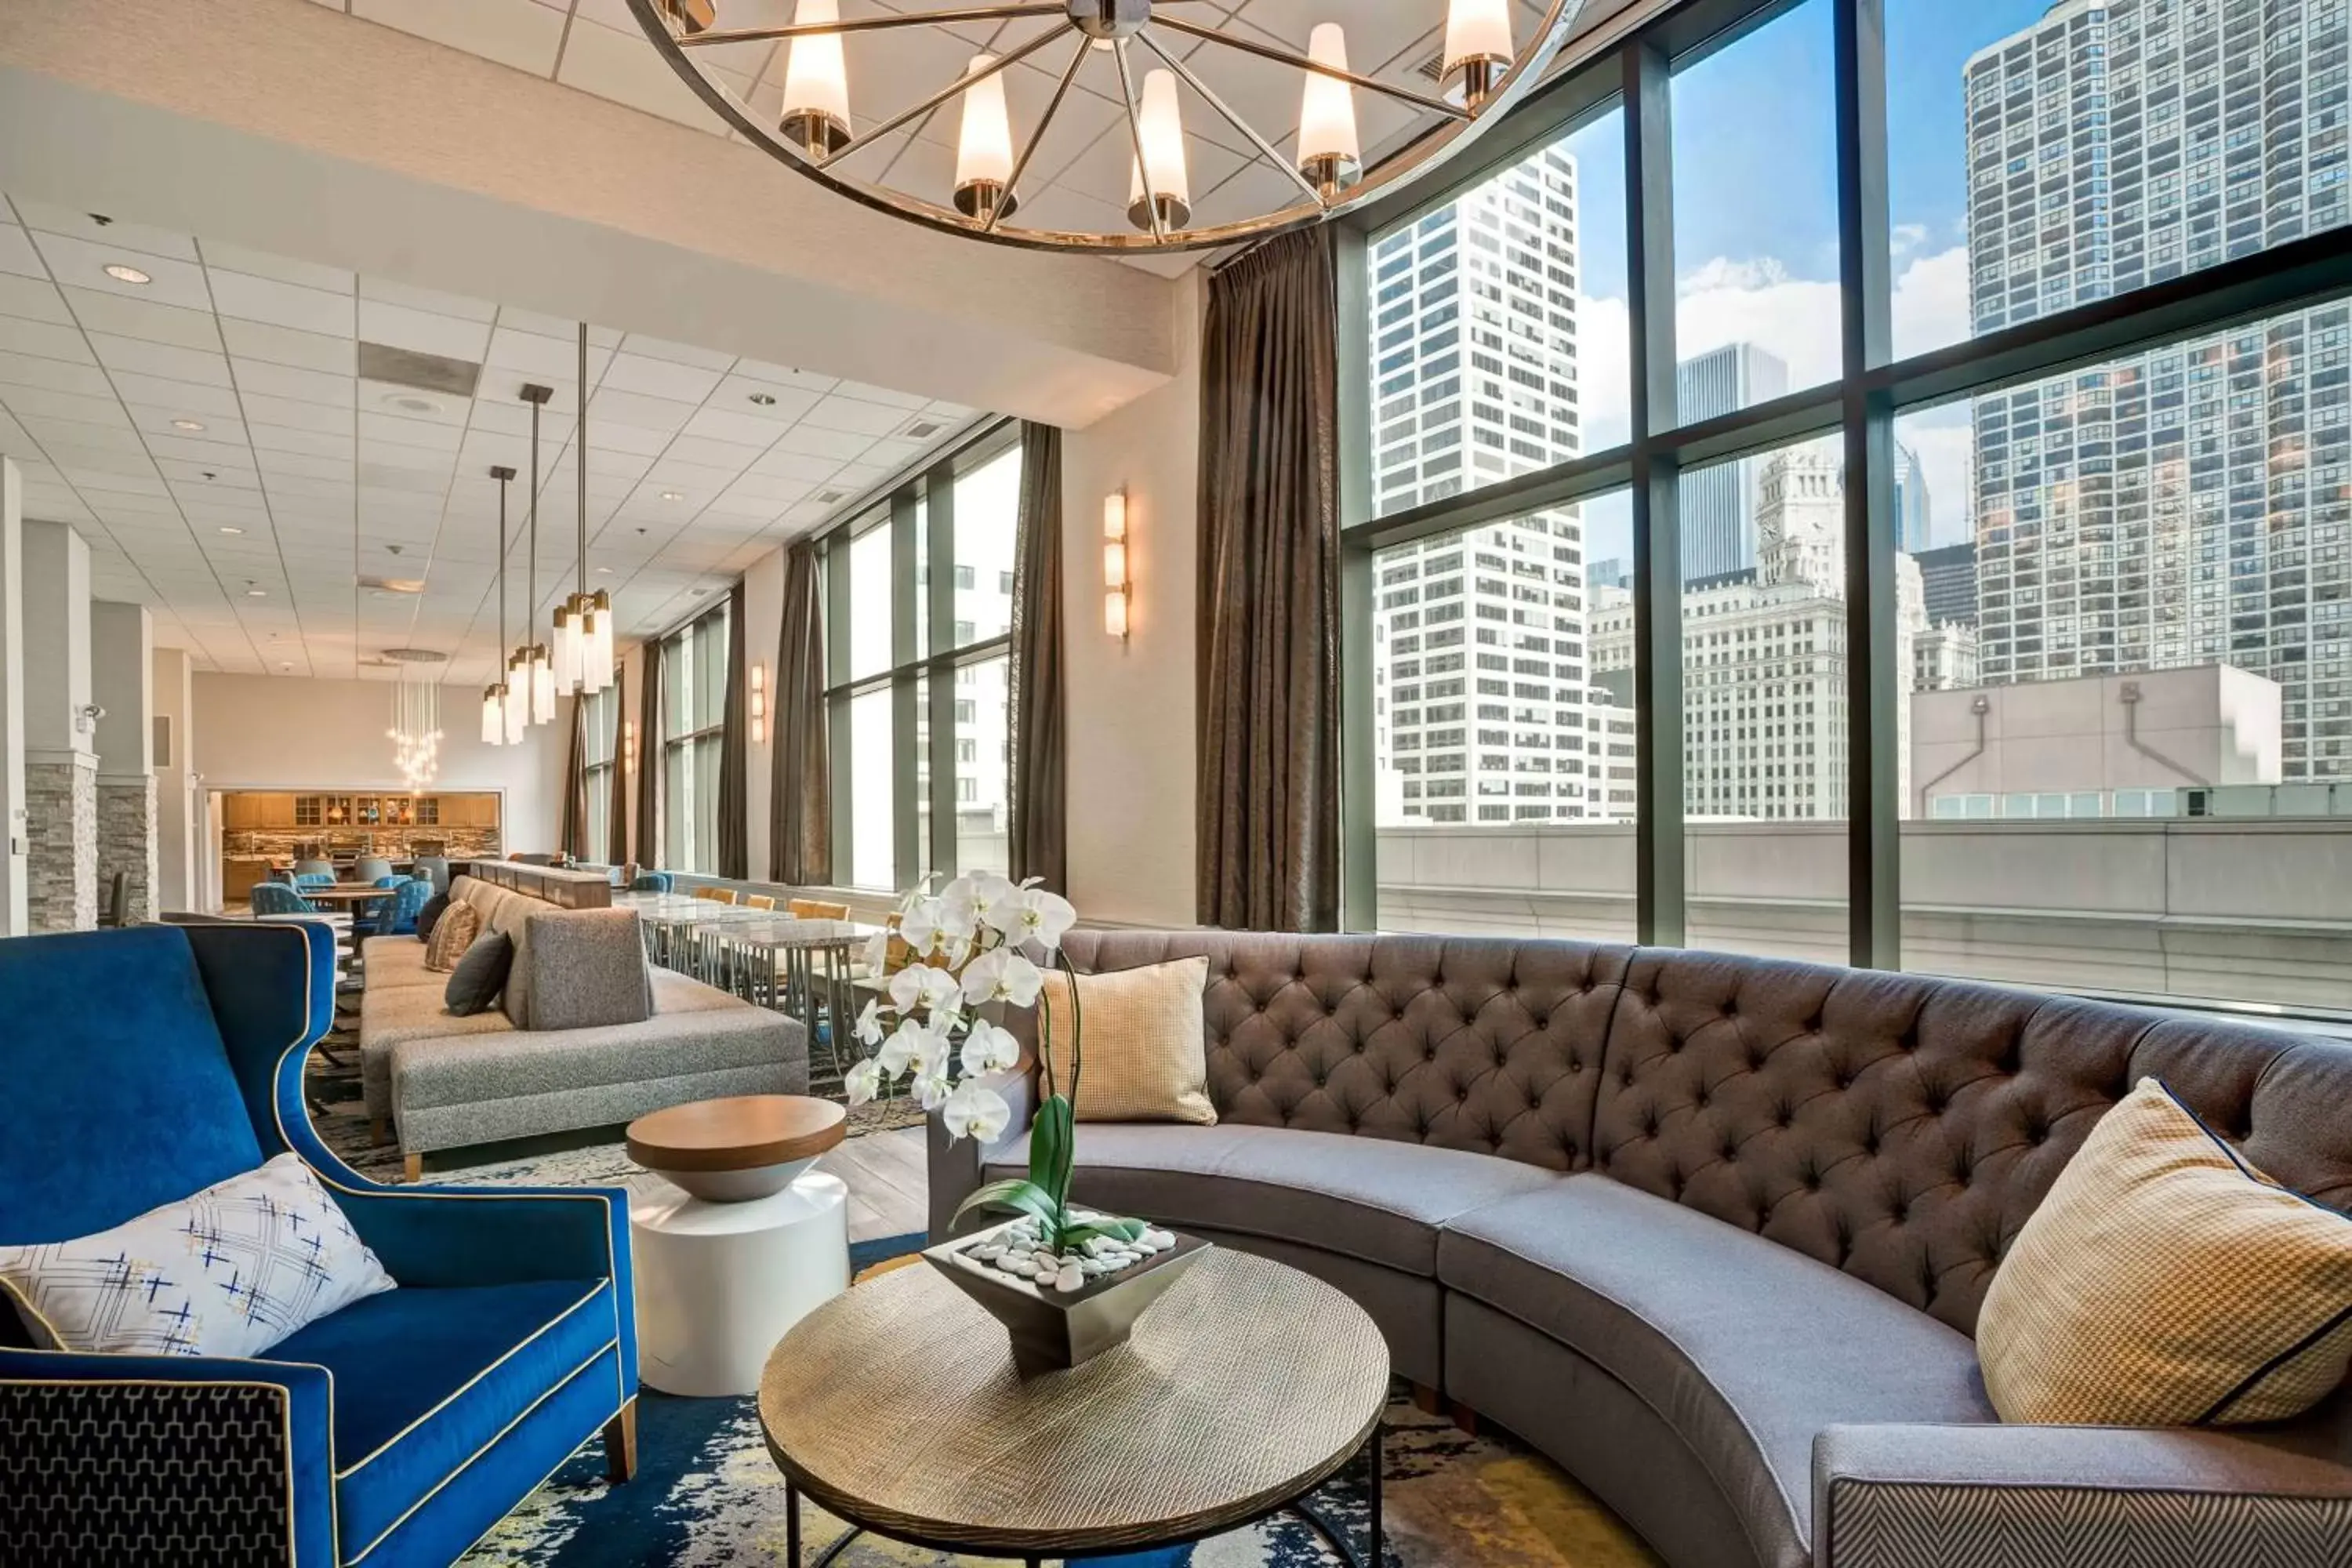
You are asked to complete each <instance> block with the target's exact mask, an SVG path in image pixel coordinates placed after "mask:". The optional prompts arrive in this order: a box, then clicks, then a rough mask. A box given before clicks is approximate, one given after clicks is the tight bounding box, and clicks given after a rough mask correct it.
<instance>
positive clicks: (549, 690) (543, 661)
mask: <svg viewBox="0 0 2352 1568" xmlns="http://www.w3.org/2000/svg"><path fill="white" fill-rule="evenodd" d="M554 395H555V389H554V388H553V387H551V386H541V385H539V384H537V383H532V384H529V385H527V386H525V387H524V388H523V389H522V400H523V401H524V402H525V403H528V404H530V560H529V561H528V562H526V563H525V564H524V570H523V582H524V585H525V588H526V591H527V594H528V596H527V597H526V598H525V599H524V600H523V636H524V637H526V638H527V637H530V635H531V632H530V623H531V619H532V617H533V616H537V615H538V614H539V489H540V481H539V416H540V411H541V409H543V408H545V407H546V406H547V402H548V399H550V398H551V397H553V396H554ZM507 679H508V681H509V684H511V685H512V686H513V687H514V689H515V693H516V695H517V697H518V698H519V699H520V702H519V706H520V708H521V710H522V715H523V722H524V723H526V724H551V723H553V722H554V721H555V658H554V655H553V653H552V652H551V650H550V649H549V647H548V646H547V645H546V644H545V643H543V642H528V641H527V642H524V643H521V644H519V645H517V647H516V648H515V650H514V652H513V653H511V654H509V656H508V657H507ZM508 729H509V733H511V732H512V731H513V725H512V724H511V723H509V726H508Z"/></svg>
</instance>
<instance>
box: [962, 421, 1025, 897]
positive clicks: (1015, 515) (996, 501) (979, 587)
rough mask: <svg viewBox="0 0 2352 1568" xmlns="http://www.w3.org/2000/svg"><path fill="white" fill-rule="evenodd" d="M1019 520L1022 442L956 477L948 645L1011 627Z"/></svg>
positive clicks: (980, 639)
mask: <svg viewBox="0 0 2352 1568" xmlns="http://www.w3.org/2000/svg"><path fill="white" fill-rule="evenodd" d="M1020 523H1021V448H1020V447H1013V449H1012V450H1011V451H1009V452H1006V453H1005V454H1003V456H1002V457H999V458H992V459H991V460H989V461H988V462H986V463H983V464H982V465H981V466H980V467H979V468H974V469H972V470H971V472H970V473H968V474H965V475H962V476H961V478H959V479H957V480H956V488H955V557H956V558H955V626H954V628H953V629H954V633H955V640H954V643H953V645H952V646H954V647H964V646H965V645H966V644H968V643H975V642H985V641H987V640H988V639H989V638H991V637H1003V635H1004V634H1005V633H1007V632H1009V631H1011V630H1012V629H1013V542H1014V541H1015V539H1017V538H1018V537H1019V533H1020ZM965 869H966V870H969V869H971V868H970V867H966V868H965Z"/></svg>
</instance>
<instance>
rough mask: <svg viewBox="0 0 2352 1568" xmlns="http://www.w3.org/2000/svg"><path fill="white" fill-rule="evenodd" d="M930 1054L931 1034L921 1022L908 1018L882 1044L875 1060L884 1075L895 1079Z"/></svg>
mask: <svg viewBox="0 0 2352 1568" xmlns="http://www.w3.org/2000/svg"><path fill="white" fill-rule="evenodd" d="M930 1053H931V1032H930V1031H929V1029H926V1028H925V1027H923V1025H922V1022H921V1020H919V1019H917V1018H908V1020H906V1022H904V1023H902V1024H900V1025H899V1026H898V1031H897V1032H896V1033H895V1034H893V1035H892V1036H891V1037H889V1038H888V1039H887V1040H885V1041H883V1042H882V1049H881V1051H880V1052H879V1053H878V1054H877V1056H876V1058H875V1059H876V1060H877V1061H878V1062H880V1063H881V1064H882V1071H883V1072H884V1074H886V1075H887V1076H888V1077H890V1078H897V1077H898V1075H899V1074H900V1073H902V1072H905V1071H907V1070H908V1068H911V1067H913V1066H914V1065H915V1063H917V1062H918V1061H920V1060H923V1059H924V1058H927V1057H929V1055H930Z"/></svg>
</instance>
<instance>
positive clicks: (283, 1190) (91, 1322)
mask: <svg viewBox="0 0 2352 1568" xmlns="http://www.w3.org/2000/svg"><path fill="white" fill-rule="evenodd" d="M0 1282H5V1284H6V1285H7V1286H8V1288H9V1294H10V1295H11V1296H13V1297H14V1298H15V1300H16V1306H17V1312H18V1315H19V1316H21V1317H23V1318H24V1319H25V1326H26V1328H27V1329H28V1330H30V1331H32V1334H33V1336H34V1339H35V1341H36V1342H38V1343H39V1344H41V1345H43V1346H44V1347H46V1348H48V1349H52V1350H68V1351H98V1352H123V1353H127V1354H134V1355H201V1356H232V1357H235V1356H257V1355H259V1354H260V1353H261V1352H264V1351H266V1350H268V1348H269V1347H270V1346H272V1345H274V1344H276V1343H277V1342H278V1341H280V1340H282V1339H284V1338H286V1337H287V1336H288V1335H289V1334H291V1333H293V1332H294V1331H296V1330H297V1329H299V1328H301V1327H303V1326H304V1325H305V1324H308V1323H313V1322H316V1321H318V1320H320V1318H323V1317H326V1316H327V1315H328V1314H329V1313H331V1312H335V1311H339V1310H341V1309H343V1308H345V1307H348V1306H350V1305H351V1304H352V1302H354V1301H357V1300H362V1299H364V1298H366V1297H369V1296H373V1295H375V1294H377V1293H378V1292H380V1291H383V1290H389V1289H392V1288H393V1279H392V1276H390V1275H389V1274H386V1273H385V1272H384V1271H383V1264H381V1263H379V1262H377V1261H376V1256H375V1254H374V1253H373V1252H371V1251H369V1250H368V1247H367V1245H366V1244H365V1243H364V1242H362V1241H361V1240H360V1238H359V1237H358V1235H357V1234H356V1233H355V1232H354V1231H353V1230H352V1225H351V1221H350V1220H348V1219H346V1218H344V1217H343V1211H342V1210H341V1208H339V1207H337V1206H336V1204H335V1200H334V1199H333V1198H331V1197H329V1196H328V1195H327V1191H326V1189H325V1188H323V1187H321V1186H320V1184H319V1178H318V1177H316V1176H314V1175H312V1174H311V1173H310V1167H309V1166H307V1165H305V1164H303V1163H302V1161H301V1159H300V1157H299V1156H298V1155H294V1154H280V1155H278V1158H276V1159H274V1160H272V1161H270V1162H269V1163H268V1164H266V1165H264V1166H262V1167H261V1168H260V1169H259V1170H257V1171H247V1172H246V1173H244V1174H242V1175H237V1176H231V1177H230V1178H229V1179H228V1180H227V1181H226V1182H221V1183H219V1184H215V1185H214V1186H209V1187H206V1188H205V1190H204V1191H203V1192H200V1193H198V1194H195V1195H194V1197H190V1198H184V1199H182V1200H181V1201H179V1202H178V1203H172V1204H165V1205H163V1206H162V1207H161V1208H155V1209H150V1210H148V1211H147V1212H146V1213H145V1214H143V1215H140V1216H139V1217H138V1218H136V1219H132V1220H126V1221H124V1222H123V1223H122V1224H121V1225H119V1226H115V1227H114V1228H113V1229H112V1230H106V1231H100V1232H99V1234H97V1235H96V1236H85V1237H79V1239H76V1240H73V1241H52V1242H42V1243H39V1244H37V1245H34V1246H30V1247H0Z"/></svg>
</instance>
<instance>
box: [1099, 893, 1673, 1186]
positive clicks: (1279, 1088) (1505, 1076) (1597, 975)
mask: <svg viewBox="0 0 2352 1568" xmlns="http://www.w3.org/2000/svg"><path fill="white" fill-rule="evenodd" d="M1065 948H1066V952H1067V953H1068V955H1069V959H1070V962H1071V963H1072V964H1073V965H1075V966H1076V968H1078V969H1081V970H1115V969H1133V968H1137V967H1139V966H1141V965H1144V964H1150V963H1166V962H1167V961H1169V960H1171V959H1176V958H1191V957H1192V956H1194V955H1196V954H1206V955H1207V957H1208V960H1209V989H1208V992H1207V994H1205V995H1204V996H1203V997H1202V1025H1203V1026H1204V1028H1205V1031H1206V1034H1207V1046H1208V1056H1209V1098H1210V1099H1211V1100H1213V1102H1214V1103H1215V1105H1216V1108H1217V1114H1218V1116H1219V1117H1221V1118H1223V1120H1225V1121H1238V1122H1244V1123H1247V1124H1250V1125H1253V1126H1260V1127H1298V1128H1304V1129H1307V1131H1317V1132H1355V1133H1361V1134H1363V1135H1365V1136H1368V1137H1374V1138H1397V1139H1403V1140H1406V1141H1408V1142H1417V1143H1433V1144H1436V1145H1438V1146H1440V1147H1443V1148H1447V1149H1467V1150H1472V1151H1475V1152H1479V1153H1484V1154H1500V1155H1503V1156H1504V1157H1506V1158H1507V1159H1513V1160H1524V1161H1526V1162H1527V1163H1529V1164H1531V1165H1543V1166H1546V1167H1549V1168H1550V1169H1552V1170H1557V1171H1569V1170H1582V1169H1584V1168H1585V1167H1587V1166H1588V1165H1590V1164H1591V1163H1592V1146H1591V1136H1592V1112H1593V1100H1594V1097H1595V1095H1596V1094H1597V1093H1598V1092H1599V1090H1600V1087H1601V1050H1602V1046H1603V1043H1604V1042H1605V1040H1606V1039H1607V1037H1608V1030H1609V1017H1610V1014H1611V1013H1612V1010H1613V1009H1614V1008H1615V1006H1616V1002H1617V990H1618V982H1619V981H1620V979H1621V978H1622V976H1623V974H1624V973H1625V966H1626V964H1627V963H1628V962H1630V960H1631V959H1632V957H1633V950H1632V949H1631V948H1624V947H1603V946H1596V945H1593V944H1591V943H1588V942H1518V941H1513V940H1508V939H1503V938H1460V937H1417V936H1384V937H1356V936H1283V935H1275V934H1268V933H1246V934H1229V933H1225V932H1221V931H1074V932H1072V933H1071V934H1070V936H1069V938H1068V939H1067V941H1066V943H1065Z"/></svg>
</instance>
